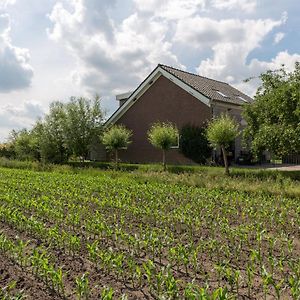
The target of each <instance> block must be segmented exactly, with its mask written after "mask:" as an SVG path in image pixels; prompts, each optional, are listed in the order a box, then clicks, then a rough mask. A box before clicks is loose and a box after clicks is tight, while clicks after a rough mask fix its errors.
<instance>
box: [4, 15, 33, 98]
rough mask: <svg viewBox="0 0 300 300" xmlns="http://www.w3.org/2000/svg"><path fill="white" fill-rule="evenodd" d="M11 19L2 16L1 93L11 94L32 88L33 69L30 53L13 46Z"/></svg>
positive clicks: (7, 16)
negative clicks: (30, 62) (14, 91)
mask: <svg viewBox="0 0 300 300" xmlns="http://www.w3.org/2000/svg"><path fill="white" fill-rule="evenodd" d="M10 30H11V26H10V17H9V15H8V14H5V13H2V14H0V70H1V72H0V92H4V93H5V92H10V91H13V90H18V89H23V88H26V87H28V86H30V83H31V79H32V76H33V69H32V67H31V66H30V64H29V60H30V55H29V51H28V50H27V49H24V48H19V47H16V46H14V45H12V42H11V38H10Z"/></svg>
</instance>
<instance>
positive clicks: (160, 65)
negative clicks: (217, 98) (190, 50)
mask: <svg viewBox="0 0 300 300" xmlns="http://www.w3.org/2000/svg"><path fill="white" fill-rule="evenodd" d="M158 66H159V67H167V68H170V69H173V70H176V71H179V72H183V73H186V74H190V75H194V76H197V77H201V78H205V79H208V80H212V81H216V82H220V83H223V84H227V85H230V84H229V83H227V82H225V81H221V80H216V79H212V78H208V77H206V76H202V75H199V74H195V73H192V72H188V71H183V70H181V69H178V68H174V67H171V66H168V65H164V64H158Z"/></svg>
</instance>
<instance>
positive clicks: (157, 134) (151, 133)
mask: <svg viewBox="0 0 300 300" xmlns="http://www.w3.org/2000/svg"><path fill="white" fill-rule="evenodd" d="M178 138H179V132H178V129H177V127H176V126H175V125H173V124H172V123H164V122H163V123H160V122H158V123H155V124H153V125H152V126H151V127H150V129H149V130H148V140H149V142H150V143H151V144H152V145H153V146H154V147H157V148H159V149H161V150H162V163H163V168H164V171H166V169H167V165H166V152H167V151H168V150H170V149H171V147H172V146H173V145H176V144H177V143H178Z"/></svg>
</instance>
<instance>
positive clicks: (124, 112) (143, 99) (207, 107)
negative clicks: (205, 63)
mask: <svg viewBox="0 0 300 300" xmlns="http://www.w3.org/2000/svg"><path fill="white" fill-rule="evenodd" d="M116 99H117V100H118V101H119V108H118V109H117V111H116V112H115V113H114V114H113V115H112V116H111V117H110V118H109V119H108V120H107V122H106V125H108V126H109V125H112V124H123V125H125V126H126V127H127V128H129V129H131V130H132V131H133V136H132V143H131V144H130V146H129V147H128V149H127V150H124V151H121V153H120V158H121V160H122V161H123V162H132V163H140V162H141V163H147V162H160V161H161V151H159V150H158V149H156V148H154V147H153V146H152V145H151V144H150V143H149V142H148V140H147V131H148V129H149V127H150V126H151V124H153V123H154V122H157V121H164V122H166V121H169V122H172V123H174V124H176V125H177V127H178V128H179V129H180V128H181V127H182V126H184V125H186V124H193V125H196V126H201V125H203V124H204V123H205V122H207V121H208V120H211V119H212V117H215V116H218V115H219V114H221V113H223V112H227V113H228V114H230V115H231V116H233V117H234V118H235V119H236V120H237V121H238V122H239V124H241V127H242V126H244V125H245V124H243V119H242V116H241V112H242V109H243V104H245V103H251V102H252V101H253V100H252V99H251V98H250V97H248V96H247V95H245V94H243V93H242V92H240V91H239V90H237V89H235V88H234V87H232V86H230V85H229V84H227V83H225V82H221V81H217V80H213V79H209V78H206V77H202V76H199V75H196V74H192V73H188V72H185V71H182V70H178V69H175V68H172V67H169V66H165V65H161V64H160V65H158V66H157V67H156V68H155V69H154V70H153V71H152V73H151V74H150V75H149V76H148V77H147V78H146V79H145V80H144V81H143V82H142V83H141V84H140V85H139V86H138V87H137V88H136V90H135V91H134V92H131V93H125V94H122V95H118V96H117V97H116ZM240 151H241V139H240V138H237V139H236V141H235V145H234V149H233V152H234V156H235V157H237V156H239V154H240ZM167 161H168V162H169V163H175V164H189V163H191V160H189V159H188V158H186V157H184V156H183V154H181V153H180V151H179V149H171V150H170V151H169V152H168V154H167Z"/></svg>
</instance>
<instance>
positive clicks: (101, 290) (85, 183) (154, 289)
mask: <svg viewBox="0 0 300 300" xmlns="http://www.w3.org/2000/svg"><path fill="white" fill-rule="evenodd" d="M164 176H166V177H167V175H163V174H159V173H157V174H151V176H150V175H149V176H147V175H145V176H142V175H141V176H140V178H137V177H138V175H132V174H131V173H128V175H127V173H124V172H110V171H101V172H91V173H90V174H89V173H88V172H82V173H81V172H78V173H74V172H73V173H72V172H67V171H66V172H63V173H62V172H55V171H53V172H36V171H29V170H16V169H4V168H2V169H0V288H1V289H0V299H22V298H23V299H37V300H39V299H106V300H108V299H191V300H192V299H299V298H300V241H299V236H300V235H299V234H300V207H299V197H298V196H297V194H295V192H293V191H294V189H293V186H295V188H296V189H297V186H299V182H297V181H289V191H292V192H286V193H280V191H278V189H275V187H280V186H281V188H282V190H283V191H284V189H285V187H284V181H283V182H282V181H280V182H279V183H278V182H276V180H275V179H274V182H272V180H270V182H269V185H270V186H272V184H273V185H274V193H272V190H271V189H270V190H259V189H257V191H255V190H254V189H251V187H249V188H244V189H236V190H234V188H233V187H234V185H232V186H231V188H230V189H226V188H224V187H222V186H221V184H220V182H218V180H217V178H216V184H214V183H213V181H212V182H210V183H207V184H203V186H202V187H197V186H192V185H189V184H187V183H186V182H185V181H184V180H183V182H182V183H179V182H175V177H176V176H178V177H180V176H181V177H182V176H185V175H174V174H173V175H172V176H173V177H172V178H173V180H170V181H168V182H167V181H165V180H164V179H165V177H164ZM195 176H196V175H195ZM199 176H200V175H199ZM153 177H155V178H156V180H152V178H153ZM160 177H161V180H160ZM228 180H230V179H228ZM245 180H246V179H244V185H245ZM262 180H264V179H262ZM237 181H238V180H237ZM235 184H236V185H237V183H235ZM251 184H252V182H251V181H249V186H251ZM229 185H230V184H229ZM262 185H263V183H262ZM237 186H238V185H237Z"/></svg>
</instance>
